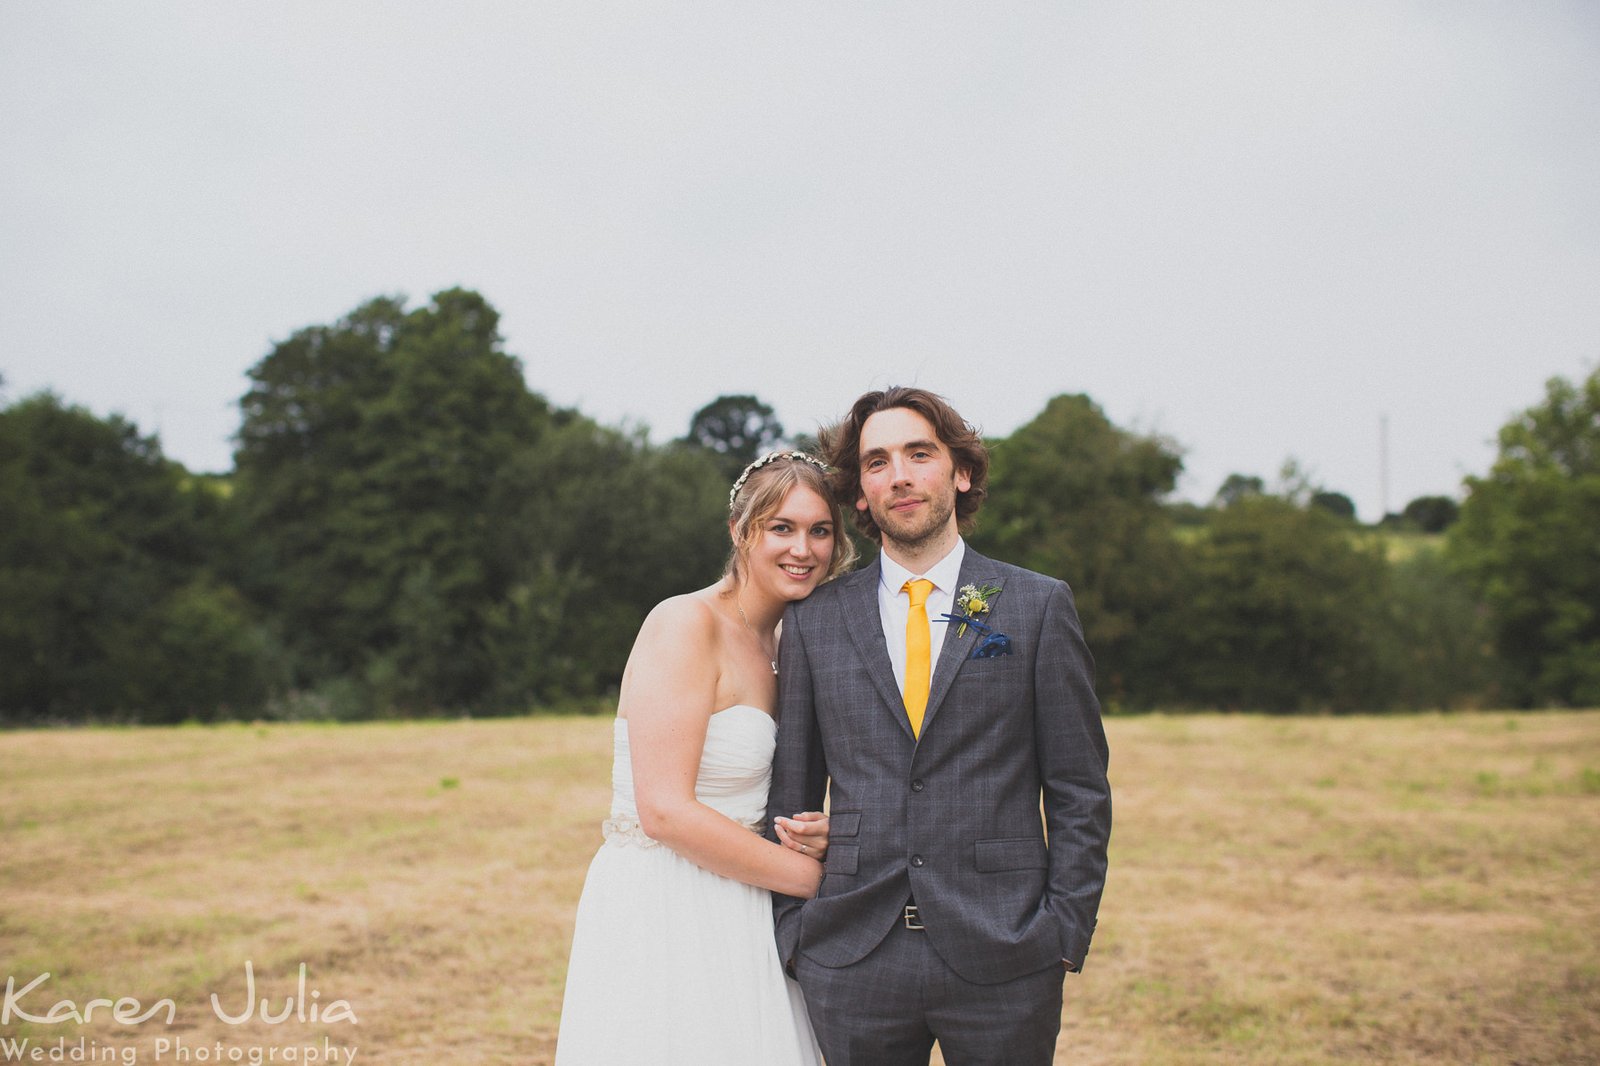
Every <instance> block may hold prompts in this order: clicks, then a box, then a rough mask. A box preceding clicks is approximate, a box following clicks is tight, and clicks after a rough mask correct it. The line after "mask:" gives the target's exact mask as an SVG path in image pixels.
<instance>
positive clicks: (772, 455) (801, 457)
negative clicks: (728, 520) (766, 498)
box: [728, 451, 828, 510]
mask: <svg viewBox="0 0 1600 1066" xmlns="http://www.w3.org/2000/svg"><path fill="white" fill-rule="evenodd" d="M780 459H792V460H794V461H795V462H797V463H810V464H811V465H812V466H814V467H816V468H817V469H818V470H820V471H822V472H823V473H824V474H826V473H827V472H828V464H827V463H824V462H823V461H822V460H821V459H818V458H817V457H816V456H814V455H812V454H811V453H810V452H799V451H796V452H768V453H767V454H766V455H763V456H762V457H761V458H759V459H757V460H756V461H755V462H753V463H751V464H750V465H749V466H747V467H745V468H744V472H743V473H742V474H740V475H739V480H737V481H735V482H734V483H733V488H731V489H729V490H728V509H729V510H732V509H733V501H734V500H736V499H738V498H739V490H740V489H742V488H744V483H745V482H746V481H749V480H750V475H751V474H753V473H755V472H756V471H757V470H760V469H761V468H762V467H764V466H766V465H767V464H768V463H776V462H777V461H778V460H780Z"/></svg>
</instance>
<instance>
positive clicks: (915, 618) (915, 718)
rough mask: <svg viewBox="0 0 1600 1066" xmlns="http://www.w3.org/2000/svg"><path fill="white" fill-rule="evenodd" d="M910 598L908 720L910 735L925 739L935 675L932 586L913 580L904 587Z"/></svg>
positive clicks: (931, 584)
mask: <svg viewBox="0 0 1600 1066" xmlns="http://www.w3.org/2000/svg"><path fill="white" fill-rule="evenodd" d="M901 588H903V589H904V590H905V592H906V594H907V595H909V596H910V597H911V613H910V614H908V615H906V717H907V718H909V719H911V735H912V736H914V737H921V736H922V715H923V712H925V711H926V710H927V709H928V684H929V681H930V679H931V677H932V673H933V662H932V647H933V635H932V633H930V632H929V631H928V606H927V605H928V593H930V592H932V591H933V582H932V581H929V580H928V579H927V578H925V577H919V578H914V579H912V580H910V581H907V582H906V583H905V584H904V585H902V586H901Z"/></svg>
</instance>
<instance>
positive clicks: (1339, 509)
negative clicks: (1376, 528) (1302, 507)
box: [1311, 489, 1356, 521]
mask: <svg viewBox="0 0 1600 1066" xmlns="http://www.w3.org/2000/svg"><path fill="white" fill-rule="evenodd" d="M1311 506H1312V507H1320V508H1322V509H1323V510H1324V511H1327V512H1328V513H1329V514H1331V515H1333V516H1334V517H1335V518H1343V519H1345V520H1346V521H1353V520H1354V519H1355V517H1356V505H1355V501H1353V500H1351V499H1350V497H1348V496H1346V495H1345V494H1344V493H1342V492H1329V491H1327V490H1326V489H1324V490H1321V491H1319V492H1314V493H1312V494H1311Z"/></svg>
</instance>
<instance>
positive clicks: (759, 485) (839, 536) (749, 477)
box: [722, 452, 856, 584]
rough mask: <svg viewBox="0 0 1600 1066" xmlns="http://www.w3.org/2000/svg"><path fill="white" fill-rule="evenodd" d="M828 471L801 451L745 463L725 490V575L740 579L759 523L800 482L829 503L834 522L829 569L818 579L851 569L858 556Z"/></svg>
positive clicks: (759, 526)
mask: <svg viewBox="0 0 1600 1066" xmlns="http://www.w3.org/2000/svg"><path fill="white" fill-rule="evenodd" d="M826 471H827V467H825V466H824V465H823V464H822V462H821V461H820V460H818V459H817V458H816V457H814V456H811V455H808V454H806V453H805V452H773V453H768V454H767V455H763V456H762V457H761V458H760V459H757V460H756V461H755V462H753V463H751V464H750V465H749V466H747V467H745V468H744V472H743V473H742V474H740V475H739V479H738V480H737V481H735V482H734V483H733V491H732V492H731V493H729V501H728V522H729V526H730V534H731V536H732V538H733V550H732V551H730V552H729V553H728V565H727V566H726V568H724V570H723V572H722V573H723V576H724V577H729V578H732V579H733V580H734V582H735V583H736V584H742V583H743V582H744V577H745V575H744V572H743V563H744V558H745V556H747V555H749V554H750V549H751V548H753V547H754V546H755V543H756V540H757V538H759V537H760V536H761V527H762V526H763V525H765V524H766V521H767V519H769V518H771V517H772V516H773V515H775V514H777V513H778V509H779V508H780V507H782V506H783V501H784V500H786V499H788V498H789V493H790V491H791V490H793V489H795V488H798V487H801V486H804V487H805V488H808V489H810V490H811V491H812V492H814V493H816V494H817V497H818V498H819V499H821V500H822V501H823V502H825V503H826V504H827V505H828V517H829V518H830V519H831V520H832V522H833V557H832V558H830V559H829V560H828V572H827V573H826V574H824V575H823V578H822V580H823V581H832V580H833V579H834V578H836V577H838V576H839V575H840V574H842V573H844V572H845V571H846V570H848V569H850V567H851V565H852V564H853V563H855V561H856V546H855V543H854V542H853V541H851V539H850V534H849V532H848V531H847V530H846V528H845V522H844V517H845V516H844V508H843V507H841V506H840V505H839V501H838V500H836V499H834V498H833V493H831V492H830V491H829V490H828V477H827V473H826Z"/></svg>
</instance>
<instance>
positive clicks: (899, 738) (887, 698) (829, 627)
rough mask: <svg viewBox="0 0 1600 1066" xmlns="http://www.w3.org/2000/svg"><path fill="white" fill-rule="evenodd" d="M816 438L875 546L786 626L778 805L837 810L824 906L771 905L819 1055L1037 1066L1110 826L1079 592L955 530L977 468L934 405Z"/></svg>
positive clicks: (1080, 943) (1096, 885)
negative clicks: (939, 1056) (990, 554)
mask: <svg viewBox="0 0 1600 1066" xmlns="http://www.w3.org/2000/svg"><path fill="white" fill-rule="evenodd" d="M822 443H823V448H824V450H825V452H826V453H827V459H828V462H829V464H830V465H831V466H833V467H834V468H835V472H834V475H833V478H834V482H833V488H834V491H835V492H836V494H837V495H838V496H839V498H840V499H841V501H843V502H844V503H845V504H846V505H854V507H855V509H856V512H857V513H856V521H857V524H858V525H859V526H860V527H861V529H862V530H863V531H864V532H865V533H866V535H868V536H870V537H871V538H872V539H873V540H875V541H877V542H878V543H879V544H880V545H881V547H882V552H881V554H880V557H879V559H878V561H877V562H875V563H873V564H872V565H870V566H868V567H866V568H864V569H862V570H859V571H856V572H854V573H851V574H847V575H845V576H843V577H841V578H839V579H838V580H836V581H834V582H831V583H829V584H826V585H823V586H822V587H821V588H819V589H818V590H817V591H816V592H815V593H814V594H812V596H811V597H810V598H809V599H807V600H805V601H803V602H800V603H795V604H791V605H790V607H789V609H788V612H787V613H786V614H785V616H784V622H783V642H782V648H781V651H780V660H779V662H780V674H779V677H780V680H779V694H778V706H779V722H780V725H779V730H778V748H777V754H776V756H775V760H774V764H773V781H772V793H771V795H772V799H771V810H770V814H771V815H772V816H778V815H792V814H793V813H794V812H796V811H803V810H816V809H819V808H820V807H821V804H822V799H823V795H824V792H825V791H826V792H827V793H828V795H829V801H830V806H831V815H832V819H831V830H830V837H829V839H830V847H829V851H828V861H827V867H826V874H825V876H824V877H823V881H822V887H821V889H820V891H819V893H818V895H817V898H816V899H814V900H810V901H807V902H802V901H800V900H797V899H793V898H790V897H786V896H780V897H776V898H775V902H774V907H775V911H776V920H777V939H778V950H779V954H780V956H781V958H782V959H783V961H784V963H785V965H786V966H787V967H789V968H790V970H791V972H792V973H793V974H794V975H795V977H796V978H797V979H798V980H799V982H800V985H801V988H802V989H803V990H804V991H805V994H806V1001H807V1005H808V1009H809V1011H810V1014H811V1020H812V1025H813V1027H814V1028H815V1030H816V1033H817V1039H818V1041H819V1042H820V1043H821V1045H822V1051H823V1055H824V1056H825V1057H826V1059H827V1061H828V1066H901V1064H905V1066H910V1064H913V1063H914V1064H917V1066H926V1064H927V1062H928V1057H929V1054H930V1052H931V1050H932V1047H933V1042H934V1041H935V1040H938V1041H939V1045H940V1049H941V1051H942V1053H943V1055H944V1058H945V1061H946V1062H947V1063H949V1064H950V1066H976V1064H980V1063H993V1064H997V1066H998V1064H1001V1063H1005V1064H1013V1066H1015V1064H1023V1066H1026V1064H1037V1066H1044V1064H1047V1063H1049V1062H1050V1061H1051V1060H1052V1058H1053V1055H1054V1050H1055V1043H1056V1037H1057V1034H1058V1033H1059V1031H1060V1027H1061V1001H1062V979H1063V977H1062V975H1063V974H1064V973H1065V972H1067V971H1076V970H1077V969H1078V968H1079V967H1080V966H1081V965H1082V964H1083V960H1084V955H1085V954H1086V953H1087V952H1088V950H1089V938H1090V935H1091V934H1092V933H1093V931H1094V923H1095V912H1096V910H1097V909H1098V907H1099V904H1100V892H1101V888H1102V886H1103V885H1104V882H1105V873H1106V842H1107V840H1108V838H1109V836H1110V833H1111V795H1110V791H1109V789H1108V787H1107V784H1106V754H1107V752H1106V741H1105V733H1104V731H1103V730H1102V728H1101V725H1100V709H1099V704H1098V703H1097V702H1096V700H1095V695H1094V686H1093V664H1092V661H1091V659H1090V656H1089V651H1088V649H1087V647H1085V645H1084V641H1083V633H1082V630H1081V629H1080V627H1079V624H1078V616H1077V612H1076V611H1075V610H1074V608H1073V602H1072V593H1071V591H1070V590H1068V588H1067V586H1066V585H1065V584H1064V583H1062V582H1061V581H1058V580H1056V579H1054V578H1049V577H1045V576H1043V575H1041V574H1035V573H1032V572H1031V571H1027V570H1022V569H1020V568H1018V567H1015V566H1009V565H1007V564H1005V563H1000V562H996V561H994V560H992V559H986V558H984V557H983V556H981V555H979V554H978V553H977V552H975V551H973V550H971V549H970V548H968V547H967V546H966V543H965V542H964V541H963V540H962V538H961V535H960V530H961V529H963V528H966V527H968V526H969V525H970V524H971V521H972V518H973V516H974V515H975V514H976V513H977V511H978V508H979V506H980V505H981V504H982V502H983V498H984V495H985V485H986V483H987V479H988V471H989V456H988V451H987V449H986V448H985V447H984V445H983V442H982V440H980V439H979V437H978V435H977V433H976V432H975V431H974V430H973V429H972V428H971V427H970V426H969V425H967V423H966V422H965V421H964V420H963V419H962V418H961V416H960V415H958V414H957V413H956V412H955V410H954V409H952V408H951V406H950V405H949V403H947V402H946V401H945V400H944V399H943V398H941V397H939V396H936V395H934V394H932V393H930V392H927V391H926V390H923V389H917V388H890V389H888V390H886V391H882V392H869V393H867V394H866V395H864V396H862V397H861V398H860V399H859V400H857V401H856V403H855V405H854V406H853V407H852V408H851V409H850V413H849V414H847V415H846V416H845V417H844V419H843V420H842V421H840V423H839V424H837V425H835V426H831V427H829V428H828V429H827V430H825V431H824V433H823V438H822ZM949 616H953V617H949ZM1041 805H1042V812H1043V814H1042V818H1041Z"/></svg>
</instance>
